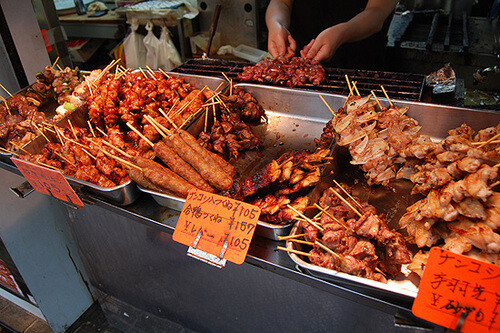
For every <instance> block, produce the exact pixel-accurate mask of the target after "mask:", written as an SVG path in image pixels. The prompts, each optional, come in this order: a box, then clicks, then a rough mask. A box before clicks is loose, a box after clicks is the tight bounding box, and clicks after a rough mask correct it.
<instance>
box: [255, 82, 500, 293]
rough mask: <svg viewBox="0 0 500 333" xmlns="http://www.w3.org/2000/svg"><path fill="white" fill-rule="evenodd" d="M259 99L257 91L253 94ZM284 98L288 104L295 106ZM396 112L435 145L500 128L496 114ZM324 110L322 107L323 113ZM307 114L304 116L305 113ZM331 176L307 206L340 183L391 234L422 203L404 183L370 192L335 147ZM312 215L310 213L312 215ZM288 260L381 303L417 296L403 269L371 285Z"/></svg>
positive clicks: (413, 107)
mask: <svg viewBox="0 0 500 333" xmlns="http://www.w3.org/2000/svg"><path fill="white" fill-rule="evenodd" d="M255 96H256V98H259V97H257V96H258V90H257V91H256V93H255ZM323 96H324V98H325V100H326V101H327V103H328V104H329V105H330V106H331V107H332V108H333V110H335V111H336V110H338V109H339V108H340V107H341V106H342V105H343V104H344V101H345V97H344V96H340V95H327V94H324V95H323ZM291 98H292V96H290V98H287V99H286V100H287V101H289V103H290V104H292V103H294V100H292V99H291ZM379 99H380V100H381V101H382V104H384V103H386V105H387V104H388V101H387V100H386V99H384V98H379ZM392 102H393V103H394V104H395V105H398V106H410V109H409V111H408V112H407V115H408V116H410V117H412V118H414V119H416V120H417V121H418V122H419V125H420V126H421V127H422V128H421V130H420V133H421V134H424V135H429V136H430V137H431V138H432V139H433V140H441V139H444V138H445V137H446V136H447V135H448V133H447V132H448V130H450V129H453V128H457V127H459V126H460V125H462V124H463V123H466V124H467V125H469V126H471V127H472V128H473V129H474V130H476V131H477V130H480V129H483V128H486V127H490V126H496V125H498V124H499V123H500V113H495V112H487V111H478V110H473V109H465V108H455V107H450V106H441V105H433V104H428V103H419V102H408V101H399V100H392ZM322 108H323V109H326V107H323V106H322ZM305 112H307V110H306V111H305ZM333 156H334V157H335V158H334V161H335V162H336V163H335V164H334V165H333V170H334V173H333V175H330V176H327V177H324V178H322V181H321V182H320V183H319V184H318V185H317V186H316V187H315V189H314V190H313V191H312V193H311V200H312V201H313V202H317V201H318V200H319V198H320V196H321V193H322V192H323V190H325V189H326V188H328V187H329V186H332V185H333V184H332V180H331V179H332V178H335V179H336V180H337V181H339V182H344V183H347V184H348V185H350V186H352V187H353V194H354V195H355V196H357V197H358V198H360V200H362V201H367V202H369V203H370V204H372V205H374V206H375V207H376V208H377V209H378V210H379V212H381V213H384V214H385V215H386V220H387V224H388V226H389V228H391V229H398V228H399V223H398V222H399V219H400V218H401V216H402V215H403V214H404V213H405V212H406V208H407V207H408V206H410V205H411V204H413V203H414V202H416V201H417V200H419V199H421V198H422V197H421V196H419V195H410V191H411V188H412V185H413V184H412V183H411V182H410V181H408V180H404V179H401V180H395V181H392V182H391V184H390V187H391V188H390V189H388V188H385V187H382V186H368V185H367V184H366V182H365V181H360V180H364V174H363V173H362V172H361V170H360V169H359V168H357V167H355V166H353V165H351V164H350V163H349V161H350V155H349V153H348V151H347V149H346V148H344V147H338V146H334V148H333ZM310 213H313V212H310ZM297 229H298V226H297V225H296V226H294V228H293V229H292V231H291V234H295V233H297ZM287 248H290V249H298V250H301V249H302V245H300V244H296V243H292V242H287ZM289 256H290V258H291V259H292V260H293V261H294V262H295V263H296V264H297V265H298V266H299V267H300V268H301V269H302V270H304V271H306V272H308V273H309V274H311V275H313V276H316V277H318V278H322V279H326V280H329V281H332V282H335V283H338V284H343V285H346V286H349V287H351V288H356V289H358V290H361V291H363V292H369V293H371V294H377V295H378V296H380V297H383V296H386V295H389V294H390V295H391V297H394V296H396V297H399V298H403V299H404V298H407V299H408V298H415V297H416V294H417V291H418V283H419V281H420V278H419V277H418V276H417V275H416V274H414V273H411V271H409V270H408V269H407V268H406V266H407V265H403V268H402V273H401V274H400V275H398V276H397V277H396V279H392V280H389V281H388V283H387V284H384V283H381V282H377V281H372V280H369V279H365V278H361V277H356V276H352V275H349V274H346V273H342V272H337V271H335V270H330V269H327V268H324V267H320V266H316V265H313V264H311V263H309V262H306V261H304V260H303V259H302V258H301V256H298V255H296V254H293V253H289Z"/></svg>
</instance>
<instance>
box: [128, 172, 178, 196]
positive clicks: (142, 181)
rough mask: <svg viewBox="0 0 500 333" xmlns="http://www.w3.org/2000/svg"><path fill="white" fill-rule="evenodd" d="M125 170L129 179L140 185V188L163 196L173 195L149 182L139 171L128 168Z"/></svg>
mask: <svg viewBox="0 0 500 333" xmlns="http://www.w3.org/2000/svg"><path fill="white" fill-rule="evenodd" d="M125 168H126V169H127V172H128V174H129V176H130V178H132V180H134V181H135V182H136V183H137V184H139V185H141V186H142V187H145V188H148V189H150V190H153V191H157V192H161V193H165V194H173V193H172V192H169V191H166V190H165V189H163V188H161V187H159V186H157V185H155V184H153V183H152V182H150V181H149V180H148V179H147V178H146V177H144V174H143V172H142V171H141V170H137V169H135V168H130V167H125Z"/></svg>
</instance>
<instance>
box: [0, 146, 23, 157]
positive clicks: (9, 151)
mask: <svg viewBox="0 0 500 333" xmlns="http://www.w3.org/2000/svg"><path fill="white" fill-rule="evenodd" d="M0 150H1V151H4V152H6V153H7V154H12V155H14V156H18V155H19V154H18V153H16V152H13V151H11V150H8V149H5V148H3V147H0Z"/></svg>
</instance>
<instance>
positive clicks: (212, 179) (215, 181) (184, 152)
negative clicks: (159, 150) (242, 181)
mask: <svg viewBox="0 0 500 333" xmlns="http://www.w3.org/2000/svg"><path fill="white" fill-rule="evenodd" d="M169 139H170V141H171V144H172V145H173V148H174V150H175V151H176V152H177V154H179V156H181V157H182V159H183V160H185V161H186V162H188V163H189V164H191V166H192V167H193V168H195V169H196V170H197V171H198V172H199V173H200V175H201V176H202V177H203V179H205V180H206V181H207V182H208V183H209V184H210V185H212V186H214V187H215V188H217V189H219V190H221V191H225V190H227V189H229V188H230V187H231V186H232V185H233V179H232V178H231V177H230V176H229V175H228V174H226V173H225V172H223V171H222V169H221V168H220V167H219V165H218V164H216V163H214V162H212V163H209V162H207V161H205V159H204V158H203V157H202V156H201V155H200V154H198V153H197V152H196V151H195V150H194V149H193V148H191V146H189V145H188V144H187V143H186V142H185V141H184V140H182V139H181V138H180V136H179V135H178V134H177V133H172V135H170V137H169Z"/></svg>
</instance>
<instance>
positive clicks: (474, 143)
mask: <svg viewBox="0 0 500 333" xmlns="http://www.w3.org/2000/svg"><path fill="white" fill-rule="evenodd" d="M485 142H486V141H480V142H472V143H471V145H473V146H478V145H482V144H483V143H485ZM496 143H500V140H493V141H491V142H488V143H487V144H496Z"/></svg>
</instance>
